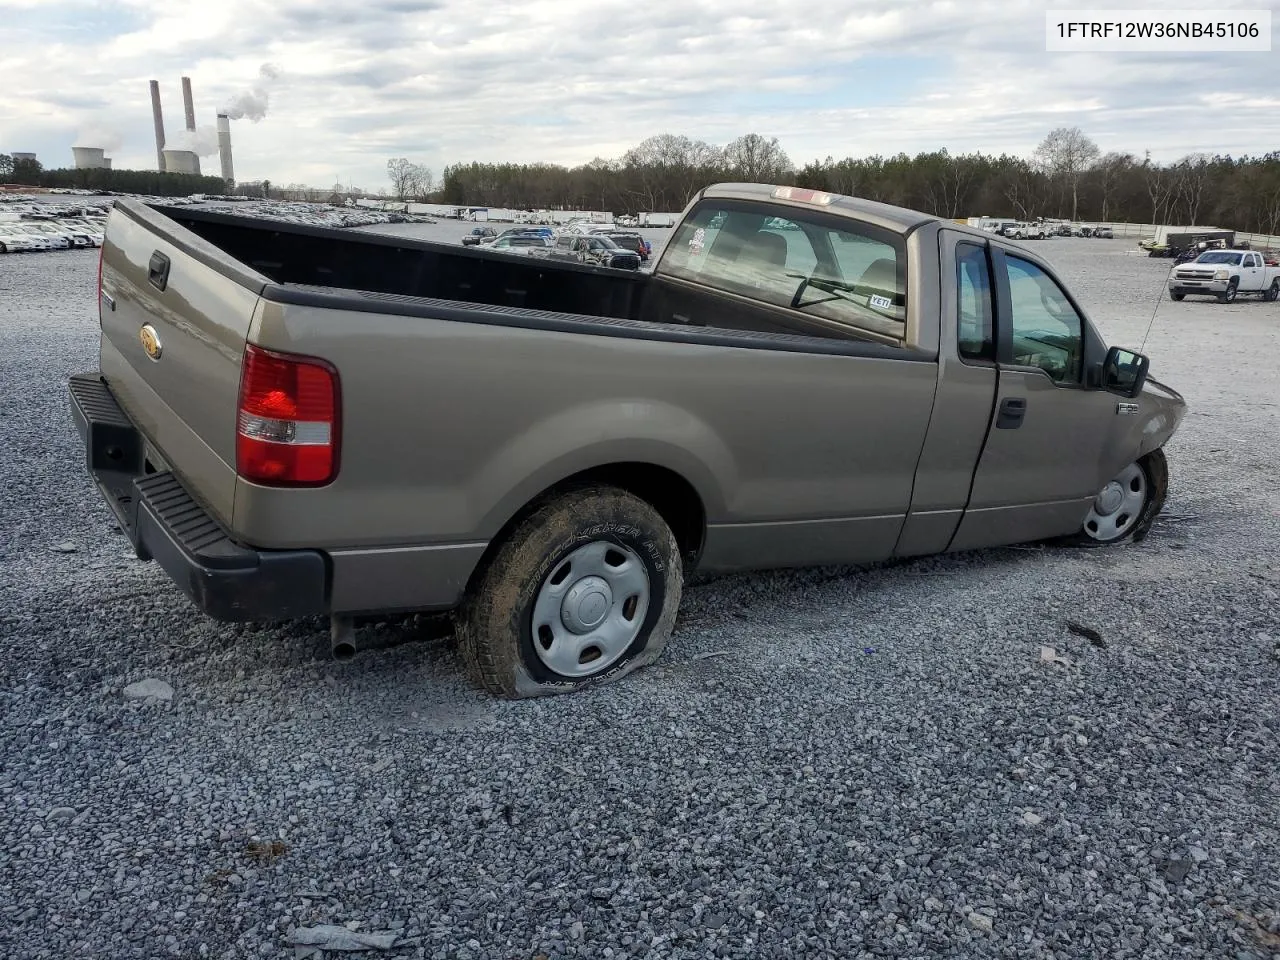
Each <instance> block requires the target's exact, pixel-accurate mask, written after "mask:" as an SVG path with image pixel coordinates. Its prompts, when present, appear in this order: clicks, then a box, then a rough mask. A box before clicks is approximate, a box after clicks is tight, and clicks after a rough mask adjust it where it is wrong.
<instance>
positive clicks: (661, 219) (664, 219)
mask: <svg viewBox="0 0 1280 960" xmlns="http://www.w3.org/2000/svg"><path fill="white" fill-rule="evenodd" d="M679 222H680V214H678V213H642V214H640V226H642V227H674V226H675V225H676V224H677V223H679Z"/></svg>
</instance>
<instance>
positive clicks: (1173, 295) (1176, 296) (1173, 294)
mask: <svg viewBox="0 0 1280 960" xmlns="http://www.w3.org/2000/svg"><path fill="white" fill-rule="evenodd" d="M1186 298H1187V295H1186V294H1185V293H1181V292H1179V291H1177V290H1170V291H1169V299H1170V300H1185V299H1186Z"/></svg>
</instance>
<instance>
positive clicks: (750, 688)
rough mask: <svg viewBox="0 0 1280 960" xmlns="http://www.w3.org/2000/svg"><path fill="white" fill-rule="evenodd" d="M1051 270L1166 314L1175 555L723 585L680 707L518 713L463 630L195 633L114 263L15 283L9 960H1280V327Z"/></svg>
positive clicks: (3, 582)
mask: <svg viewBox="0 0 1280 960" xmlns="http://www.w3.org/2000/svg"><path fill="white" fill-rule="evenodd" d="M453 226H454V227H455V230H454V232H455V233H457V232H458V231H457V230H456V225H453ZM459 235H460V233H459ZM450 236H452V234H450ZM1044 247H1045V248H1047V249H1048V250H1049V253H1050V256H1051V257H1052V259H1053V260H1054V261H1055V262H1057V263H1058V264H1060V265H1061V266H1062V268H1063V270H1064V272H1065V274H1066V276H1067V279H1068V280H1069V281H1070V282H1071V283H1072V284H1073V285H1074V289H1075V290H1077V291H1078V292H1079V293H1080V294H1081V295H1082V297H1083V299H1084V300H1085V302H1086V303H1087V305H1088V306H1089V308H1090V309H1091V310H1092V311H1093V313H1094V315H1095V318H1096V320H1097V321H1098V322H1099V323H1100V324H1101V326H1102V327H1103V329H1104V332H1105V333H1106V334H1107V335H1108V336H1109V337H1110V338H1111V339H1112V340H1113V341H1115V342H1122V343H1125V344H1127V345H1133V346H1137V345H1139V344H1140V343H1141V341H1142V338H1143V333H1144V331H1145V329H1146V326H1147V323H1148V320H1149V318H1150V316H1151V311H1152V308H1153V307H1154V306H1155V304H1156V302H1157V300H1159V302H1160V309H1159V314H1158V316H1157V318H1156V321H1155V325H1154V328H1153V330H1152V333H1151V336H1150V339H1149V340H1148V342H1147V349H1148V352H1149V353H1150V354H1151V356H1152V358H1153V374H1154V375H1155V376H1157V377H1158V378H1161V379H1165V380H1167V381H1168V382H1169V383H1171V384H1172V385H1174V386H1175V387H1177V388H1178V389H1179V390H1181V391H1182V392H1183V393H1184V394H1186V396H1187V397H1188V401H1189V403H1190V411H1189V413H1188V417H1187V419H1186V422H1185V424H1184V426H1183V428H1182V430H1181V432H1180V434H1179V435H1178V436H1177V437H1176V438H1175V440H1174V442H1173V444H1172V445H1171V447H1170V450H1169V458H1170V465H1171V470H1172V473H1173V482H1172V489H1171V493H1170V499H1169V502H1168V506H1167V519H1166V520H1164V521H1163V522H1161V523H1159V524H1158V525H1157V526H1156V528H1155V529H1154V531H1153V532H1152V534H1151V536H1150V537H1149V538H1148V539H1147V540H1146V542H1144V543H1143V544H1141V545H1137V546H1125V547H1121V548H1118V549H1114V550H1103V551H1097V550H1094V551H1072V550H1037V549H1004V550H990V551H985V552H981V553H976V554H966V555H955V556H948V557H944V558H939V559H933V560H924V561H918V562H913V563H910V564H906V565H899V566H895V567H884V568H878V569H870V570H860V571H849V570H817V571H804V572H786V573H777V574H768V575H755V576H743V577H735V578H729V579H725V580H720V581H716V582H710V583H702V584H699V585H696V586H694V587H692V588H691V589H690V590H689V591H688V593H687V602H686V606H685V609H684V612H683V616H682V620H681V623H680V626H679V627H678V630H677V635H676V637H675V639H674V640H673V642H672V643H671V645H670V646H669V647H668V650H667V653H666V655H665V657H664V659H663V660H662V661H661V663H660V664H659V665H658V666H656V667H655V668H652V669H649V670H647V671H643V672H642V673H640V674H638V675H635V676H633V677H631V678H629V679H628V680H626V681H625V682H624V683H622V684H621V685H619V686H616V687H614V688H612V689H607V690H603V691H596V692H594V693H589V694H580V695H575V696H572V697H559V698H551V699H545V700H538V701H533V702H522V703H503V702H497V701H493V700H489V699H487V698H485V697H483V696H482V695H480V694H478V693H476V692H474V691H473V690H471V689H470V688H469V687H467V686H466V685H465V684H464V682H463V681H462V680H461V679H460V672H459V667H458V665H457V663H456V660H455V657H454V654H453V652H452V650H451V648H450V646H449V643H448V639H447V638H446V637H441V636H439V633H440V631H439V630H437V629H434V628H433V626H432V624H431V623H430V622H427V621H417V620H410V621H397V622H393V623H389V624H382V625H378V626H377V627H376V628H370V629H369V630H368V631H366V639H367V640H368V641H370V642H373V643H374V644H375V649H373V650H371V651H369V652H367V653H365V654H364V655H362V656H361V657H360V658H358V659H357V660H356V661H354V662H353V663H350V664H335V663H331V662H328V661H327V660H326V657H327V652H328V649H327V633H326V631H325V625H324V624H323V623H319V622H307V623H302V624H293V625H287V626H265V627H228V626H222V625H218V624H214V623H212V622H210V621H206V620H204V619H202V618H201V617H200V616H199V615H197V614H195V613H194V612H193V609H192V608H191V607H190V606H189V604H188V603H187V601H186V600H185V599H184V598H183V597H182V596H181V595H180V594H179V592H178V590H177V589H176V588H175V587H173V586H172V585H171V584H170V583H169V581H168V580H167V579H166V578H165V577H164V575H163V574H162V573H161V572H159V571H158V569H157V568H156V567H155V566H154V565H150V564H142V563H139V562H137V561H136V560H134V559H132V554H131V553H130V552H129V550H128V547H127V544H126V541H125V540H124V539H123V538H122V537H121V536H120V535H119V534H118V533H113V532H112V527H111V524H110V521H109V514H108V511H107V509H106V507H105V506H104V505H103V504H102V503H101V502H100V500H99V497H98V495H97V493H96V492H95V491H94V490H93V488H92V487H91V485H90V483H89V481H88V479H87V478H86V476H85V474H84V471H83V468H82V464H83V452H82V450H81V448H80V446H79V445H78V441H77V439H76V437H75V431H74V427H73V426H72V424H71V422H70V419H69V414H68V405H67V401H66V388H65V380H66V377H67V376H68V375H69V374H71V373H74V372H79V371H82V370H87V369H93V368H94V366H95V363H96V344H97V327H96V322H97V321H96V309H95V303H94V271H95V267H96V256H97V255H96V251H83V252H79V251H69V252H65V253H49V254H33V255H19V256H8V257H0V385H2V389H0V446H2V449H3V450H4V451H5V456H4V458H3V460H2V461H0V496H2V497H3V500H2V501H0V517H2V518H3V519H2V520H0V532H2V534H3V536H2V537H0V633H3V636H4V638H5V639H6V641H7V642H6V644H5V647H6V652H7V656H6V657H5V658H4V660H3V661H0V729H2V730H3V738H2V739H0V956H4V957H6V958H14V960H17V958H51V960H52V958H58V960H63V958H70V957H113V958H114V957H127V958H132V957H137V958H143V957H146V958H152V957H167V956H173V957H184V958H186V957H206V956H208V957H227V958H231V957H235V958H240V957H287V956H293V955H294V948H293V947H292V946H291V945H290V934H291V932H292V931H293V930H294V929H295V928H296V927H299V926H316V925H322V924H349V925H352V926H356V925H358V929H359V930H361V931H374V932H377V931H389V932H394V933H395V934H397V940H396V946H394V947H393V948H391V949H389V950H378V951H375V952H372V953H370V954H362V956H371V957H387V958H392V957H456V958H473V960H480V958H522V960H531V958H535V957H539V956H545V957H548V958H556V957H565V956H572V957H592V958H604V957H616V958H621V957H653V958H657V957H662V958H684V957H688V958H693V957H768V958H772V957H792V956H796V957H831V958H840V960H848V958H854V957H895V958H903V957H1034V958H1049V957H1053V958H1077V957H1090V958H1092V957H1107V958H1111V960H1114V958H1128V957H1160V958H1164V957H1196V958H1203V957H1214V958H1229V960H1232V958H1241V960H1243V958H1280V746H1278V745H1280V657H1278V656H1277V649H1276V648H1277V642H1278V641H1280V487H1278V483H1277V469H1276V439H1277V437H1278V436H1280V429H1277V428H1278V427H1280V418H1278V414H1277V403H1278V402H1280V378H1278V377H1277V373H1276V357H1277V346H1278V345H1280V334H1278V332H1280V305H1277V304H1261V303H1258V302H1257V301H1256V300H1253V299H1249V300H1245V299H1241V300H1240V301H1239V302H1237V303H1235V304H1232V305H1230V306H1224V305H1219V304H1217V303H1213V302H1208V301H1194V302H1193V301H1187V302H1184V303H1181V304H1174V303H1172V302H1170V301H1169V300H1168V299H1167V297H1165V296H1164V295H1163V294H1162V292H1161V282H1162V279H1163V277H1164V275H1165V272H1166V271H1167V269H1168V262H1167V261H1154V260H1148V259H1146V258H1143V257H1137V256H1131V255H1128V254H1127V251H1128V250H1131V249H1132V244H1131V242H1126V241H1114V242H1108V241H1089V240H1068V239H1055V240H1049V241H1045V242H1044ZM1068 620H1074V621H1077V622H1078V623H1080V624H1084V625H1085V626H1087V627H1090V628H1092V629H1094V630H1096V631H1098V632H1099V633H1100V635H1101V637H1102V640H1101V643H1100V644H1099V645H1095V644H1094V643H1092V642H1090V641H1089V640H1088V639H1086V638H1084V637H1082V636H1079V635H1077V634H1075V633H1072V632H1071V631H1070V630H1069V629H1068V627H1067V626H1066V623H1067V621H1068ZM410 641H412V642H410ZM1042 644H1048V645H1052V646H1054V647H1056V648H1057V650H1058V651H1059V652H1060V653H1062V654H1063V655H1064V656H1066V657H1068V658H1070V660H1071V661H1072V665H1071V666H1062V665H1057V664H1046V663H1041V662H1039V660H1040V647H1041V645H1042ZM149 678H150V679H157V680H163V681H165V682H167V683H168V684H171V685H172V688H173V691H174V692H173V696H172V699H171V700H167V701H166V700H155V699H152V700H140V699H131V698H129V697H127V696H126V695H125V694H124V688H125V687H126V686H128V685H129V684H132V683H135V682H136V681H140V680H144V679H149ZM324 956H326V957H333V956H338V954H330V953H326V954H324Z"/></svg>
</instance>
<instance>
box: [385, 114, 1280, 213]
mask: <svg viewBox="0 0 1280 960" xmlns="http://www.w3.org/2000/svg"><path fill="white" fill-rule="evenodd" d="M403 163H404V164H410V166H412V164H411V163H410V161H408V160H407V159H406V160H403ZM400 169H403V167H400ZM723 181H747V182H757V183H760V182H763V183H783V184H788V185H795V186H801V187H811V188H815V189H819V190H827V191H831V192H834V193H841V194H848V195H852V196H858V197H864V198H866V199H870V200H880V201H883V202H885V203H892V204H896V205H898V206H904V207H911V208H913V209H916V210H921V211H924V212H926V213H931V214H934V215H937V216H944V217H949V218H959V217H967V216H993V217H996V216H1007V217H1014V218H1017V219H1020V220H1034V219H1035V218H1037V217H1052V218H1067V219H1071V220H1077V221H1079V220H1083V221H1118V222H1131V223H1182V224H1214V225H1217V226H1223V227H1229V228H1232V229H1236V230H1244V231H1254V232H1259V233H1271V234H1275V233H1280V151H1275V152H1271V153H1267V154H1265V155H1262V156H1243V157H1239V158H1233V157H1230V156H1224V155H1209V154H1204V153H1195V154H1188V155H1186V156H1184V157H1182V158H1181V159H1179V160H1177V161H1175V162H1171V163H1157V162H1154V161H1152V160H1151V158H1150V153H1149V152H1146V153H1144V154H1143V155H1142V156H1138V155H1137V154H1135V153H1130V152H1113V153H1107V154H1102V153H1101V151H1100V150H1099V149H1098V147H1097V145H1096V144H1095V143H1094V142H1093V141H1092V140H1091V139H1089V138H1088V137H1087V136H1086V135H1085V134H1084V133H1083V132H1082V131H1081V130H1080V129H1079V128H1076V127H1063V128H1059V129H1057V130H1054V131H1052V132H1051V133H1049V134H1048V135H1047V136H1046V137H1045V138H1044V140H1043V141H1041V143H1040V144H1039V146H1038V147H1037V148H1036V149H1035V151H1034V152H1033V153H1032V154H1031V155H1030V156H1027V157H1021V156H1015V155H1010V154H1007V153H1002V154H1000V155H994V154H985V153H981V152H974V153H960V154H953V153H951V152H950V151H948V150H947V149H945V148H943V149H939V150H934V151H929V152H923V153H917V154H915V155H914V156H911V155H908V154H907V153H898V154H896V155H893V156H882V155H875V156H868V157H846V158H844V159H836V158H834V157H830V156H829V157H827V158H826V159H824V160H814V161H811V162H809V163H806V164H805V165H803V166H801V167H797V166H795V165H794V164H793V163H792V162H791V160H790V158H789V157H788V156H787V154H786V153H785V151H784V150H783V149H782V147H781V146H780V145H779V143H778V140H777V138H776V137H771V138H767V137H764V136H761V135H759V134H754V133H752V134H747V135H745V136H742V137H739V138H738V139H736V140H734V141H732V142H731V143H729V144H727V145H725V146H723V147H717V146H715V145H713V144H710V143H707V142H706V141H703V140H696V139H693V138H690V137H687V136H680V135H675V134H660V135H658V136H653V137H649V138H648V139H646V140H644V141H642V142H641V143H639V144H638V145H637V146H635V147H633V148H632V149H630V150H628V151H626V152H625V153H624V154H623V155H622V156H621V157H618V158H616V159H606V158H602V157H597V158H595V159H593V160H592V161H591V162H589V163H585V164H582V165H580V166H576V167H566V166H561V165H557V164H550V163H456V164H452V165H450V166H447V167H445V168H444V171H443V173H442V175H441V180H440V184H439V187H438V189H437V190H436V191H435V192H434V193H431V194H430V195H429V199H432V200H435V201H436V202H439V203H448V204H456V205H472V206H488V207H502V208H514V209H556V208H559V209H596V210H610V211H612V212H614V213H638V212H641V211H662V212H670V211H677V210H680V209H682V208H683V207H684V206H685V204H686V203H687V202H688V201H689V200H690V198H692V197H693V195H694V194H696V193H697V192H698V191H699V190H700V189H702V188H703V187H705V186H708V185H709V184H712V183H717V182H723ZM429 183H430V179H429V175H428V184H429ZM397 195H398V196H402V197H403V196H408V195H409V194H408V193H407V192H405V191H398V192H397ZM423 196H424V197H425V196H426V195H425V194H423Z"/></svg>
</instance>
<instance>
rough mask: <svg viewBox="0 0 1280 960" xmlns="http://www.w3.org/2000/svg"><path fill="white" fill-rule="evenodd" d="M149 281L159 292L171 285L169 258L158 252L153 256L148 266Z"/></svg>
mask: <svg viewBox="0 0 1280 960" xmlns="http://www.w3.org/2000/svg"><path fill="white" fill-rule="evenodd" d="M147 280H148V282H150V284H151V285H152V286H153V287H155V288H156V289H157V290H163V289H164V288H165V287H167V286H168V285H169V258H168V257H166V256H165V255H164V254H163V253H161V252H160V251H159V250H157V251H156V252H155V253H153V254H151V262H150V263H148V264H147Z"/></svg>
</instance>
